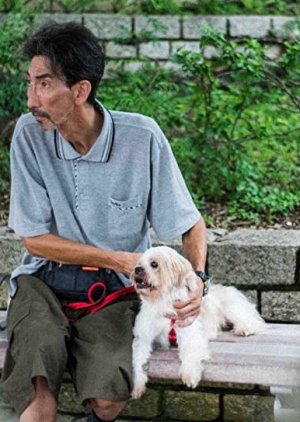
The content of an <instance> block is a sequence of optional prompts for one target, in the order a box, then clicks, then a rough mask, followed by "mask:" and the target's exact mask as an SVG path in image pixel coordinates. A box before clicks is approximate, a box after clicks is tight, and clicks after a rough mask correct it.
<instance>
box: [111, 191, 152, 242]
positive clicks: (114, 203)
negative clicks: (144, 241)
mask: <svg viewBox="0 0 300 422" xmlns="http://www.w3.org/2000/svg"><path fill="white" fill-rule="evenodd" d="M108 205H109V215H108V226H109V232H110V235H111V237H112V238H113V240H114V241H118V240H126V239H128V240H129V238H130V237H131V236H137V235H138V234H140V233H141V232H142V227H143V225H144V224H145V222H146V206H145V203H144V201H143V200H142V198H141V197H139V196H136V197H134V198H132V199H128V200H126V201H120V200H118V199H115V198H112V197H111V198H110V199H109V204H108ZM125 243H127V242H125ZM119 246H124V247H125V244H121V245H119Z"/></svg>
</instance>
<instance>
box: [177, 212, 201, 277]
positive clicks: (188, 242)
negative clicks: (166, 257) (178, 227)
mask: <svg viewBox="0 0 300 422" xmlns="http://www.w3.org/2000/svg"><path fill="white" fill-rule="evenodd" d="M182 243H183V251H184V254H185V256H186V258H187V259H188V260H189V261H190V262H191V264H192V265H193V268H194V269H195V270H198V271H204V270H205V263H206V256H207V231H206V226H205V222H204V220H203V219H202V218H201V220H199V221H198V222H197V223H196V224H195V225H194V226H193V227H192V228H191V229H190V230H189V231H187V232H186V233H184V235H183V236H182Z"/></svg>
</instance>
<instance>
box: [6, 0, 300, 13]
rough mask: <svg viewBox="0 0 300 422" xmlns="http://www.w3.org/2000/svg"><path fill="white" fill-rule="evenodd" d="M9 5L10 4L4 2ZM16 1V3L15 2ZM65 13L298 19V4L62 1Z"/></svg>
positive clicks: (279, 0)
mask: <svg viewBox="0 0 300 422" xmlns="http://www.w3.org/2000/svg"><path fill="white" fill-rule="evenodd" d="M3 1H4V2H9V0H3ZM11 1H12V0H11ZM57 4H58V5H59V6H60V7H61V8H62V10H63V11H65V12H89V11H98V10H103V9H104V10H105V4H107V5H109V6H111V8H112V10H113V11H114V12H115V13H127V14H149V15H151V14H154V15H155V14H168V15H169V14H180V13H185V14H186V13H194V14H210V15H230V14H237V15H251V14H255V15H279V14H283V15H297V14H299V13H300V6H299V2H298V1H297V0H226V1H224V0H198V1H196V2H192V1H189V0H186V1H180V0H138V1H136V0H111V1H110V2H109V1H108V0H58V1H57Z"/></svg>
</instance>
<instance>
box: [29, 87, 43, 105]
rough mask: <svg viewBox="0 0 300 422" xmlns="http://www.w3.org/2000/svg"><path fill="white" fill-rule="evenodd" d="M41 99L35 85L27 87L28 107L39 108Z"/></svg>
mask: <svg viewBox="0 0 300 422" xmlns="http://www.w3.org/2000/svg"><path fill="white" fill-rule="evenodd" d="M40 105H41V104H40V99H39V96H38V95H37V94H36V92H35V89H34V88H33V87H28V89H27V107H28V108H29V109H33V108H38V107H40Z"/></svg>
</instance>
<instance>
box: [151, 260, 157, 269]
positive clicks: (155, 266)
mask: <svg viewBox="0 0 300 422" xmlns="http://www.w3.org/2000/svg"><path fill="white" fill-rule="evenodd" d="M150 265H151V267H152V268H157V267H158V263H157V262H156V261H151V263H150Z"/></svg>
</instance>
